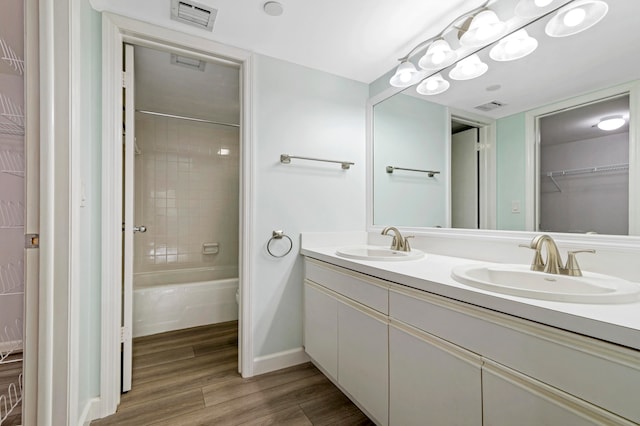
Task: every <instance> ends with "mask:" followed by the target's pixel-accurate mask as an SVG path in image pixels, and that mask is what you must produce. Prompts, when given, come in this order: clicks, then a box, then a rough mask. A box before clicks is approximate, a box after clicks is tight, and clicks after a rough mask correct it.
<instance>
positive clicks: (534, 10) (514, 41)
mask: <svg viewBox="0 0 640 426" xmlns="http://www.w3.org/2000/svg"><path fill="white" fill-rule="evenodd" d="M492 2H495V0H486V1H485V2H484V3H483V4H481V5H480V6H478V7H476V8H475V9H473V10H470V11H468V12H466V13H464V14H463V15H460V16H458V17H457V18H456V19H455V20H453V21H452V22H451V23H450V24H449V25H447V26H446V27H444V29H443V30H442V31H440V32H439V33H438V34H436V35H435V36H434V37H431V38H429V39H427V40H425V41H423V42H421V43H419V44H418V45H417V46H415V47H414V48H413V49H411V51H409V53H407V55H406V56H404V57H402V58H399V59H398V61H400V64H399V65H398V67H397V68H396V72H395V73H394V74H393V76H392V77H391V79H390V80H389V83H390V84H391V85H392V86H394V87H400V88H404V87H409V86H413V85H414V84H416V83H420V82H421V84H420V85H419V86H418V87H417V88H416V90H417V91H418V93H420V94H431V95H432V94H436V93H442V91H444V90H447V88H448V87H449V82H447V81H446V80H444V79H443V78H442V76H441V75H440V74H436V73H439V72H441V71H443V70H444V69H445V68H447V67H449V66H451V65H453V64H454V63H455V62H456V61H458V63H457V64H456V66H455V67H454V69H452V70H451V71H450V72H449V77H450V78H452V79H454V80H469V79H472V78H476V77H479V76H481V75H482V74H484V73H485V72H487V70H488V68H489V66H488V65H487V64H485V63H483V62H482V61H481V60H480V58H479V57H478V55H477V52H479V51H480V49H483V48H485V47H487V46H489V45H490V44H492V43H494V42H496V41H497V40H499V41H498V43H497V44H496V46H494V47H493V48H492V49H491V51H490V52H489V56H490V57H491V59H493V60H495V61H513V60H516V59H520V58H523V57H525V56H527V55H529V54H531V53H532V52H533V51H535V50H536V48H537V47H538V41H537V40H536V39H534V38H533V37H530V36H529V34H528V33H527V31H526V30H525V29H524V28H525V27H526V26H527V25H528V24H531V23H532V22H535V21H538V20H539V19H541V18H544V17H547V16H548V15H551V14H552V13H554V12H555V13H556V14H555V15H554V16H553V18H552V19H551V21H549V23H548V24H547V26H546V28H545V31H546V33H547V34H548V35H550V36H551V37H564V36H568V35H571V34H576V33H578V32H580V31H584V30H585V29H587V28H589V27H591V26H593V25H595V24H596V23H597V22H599V21H600V20H601V19H602V18H603V17H604V15H606V13H607V11H608V9H609V8H608V6H607V4H606V3H605V2H604V1H603V0H569V1H567V0H520V1H519V2H518V4H517V5H516V13H515V16H514V17H513V18H511V19H509V20H508V21H507V22H502V21H501V20H500V19H499V18H498V15H497V14H496V13H495V12H494V11H492V10H489V9H487V6H488V5H489V3H492ZM525 18H529V20H528V21H527V19H525ZM507 33H509V34H508V35H506V36H505V34H507ZM455 44H458V46H457V47H455ZM452 46H454V48H452ZM423 49H426V52H425V54H424V55H423V56H422V57H421V58H420V60H419V61H418V63H417V65H418V66H419V67H420V69H418V68H416V66H415V65H414V63H413V62H412V60H411V58H412V57H413V55H414V54H415V53H417V52H419V51H422V50H423ZM459 58H462V59H459ZM432 77H433V78H434V79H431V78H432ZM436 77H437V78H436ZM423 80H424V81H423ZM436 81H439V82H440V84H442V85H443V86H444V85H445V83H446V88H444V89H443V90H442V91H439V92H435V93H434V91H435V90H436V89H435V84H436V83H435V82H436ZM422 83H424V84H422ZM427 86H428V87H427ZM441 89H442V87H441V86H438V89H437V90H441Z"/></svg>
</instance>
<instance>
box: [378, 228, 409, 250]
mask: <svg viewBox="0 0 640 426" xmlns="http://www.w3.org/2000/svg"><path fill="white" fill-rule="evenodd" d="M389 231H393V233H394V236H393V240H392V241H391V250H397V251H411V247H410V246H409V238H413V236H412V235H411V236H408V237H406V238H403V237H402V234H401V233H400V231H398V228H396V227H394V226H387V227H386V228H384V229H383V230H382V235H389Z"/></svg>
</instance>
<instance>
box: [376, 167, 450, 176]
mask: <svg viewBox="0 0 640 426" xmlns="http://www.w3.org/2000/svg"><path fill="white" fill-rule="evenodd" d="M394 170H406V171H409V172H421V173H426V174H427V176H429V177H434V176H435V175H438V174H440V172H439V171H437V170H420V169H407V168H404V167H395V166H387V173H393V171H394Z"/></svg>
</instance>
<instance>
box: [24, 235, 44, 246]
mask: <svg viewBox="0 0 640 426" xmlns="http://www.w3.org/2000/svg"><path fill="white" fill-rule="evenodd" d="M39 247H40V234H25V236H24V248H28V249H32V248H39Z"/></svg>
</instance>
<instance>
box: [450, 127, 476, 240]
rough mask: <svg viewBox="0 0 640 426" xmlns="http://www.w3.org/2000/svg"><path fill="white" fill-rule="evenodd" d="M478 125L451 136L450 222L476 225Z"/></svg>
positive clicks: (471, 226)
mask: <svg viewBox="0 0 640 426" xmlns="http://www.w3.org/2000/svg"><path fill="white" fill-rule="evenodd" d="M477 145H478V129H476V128H473V129H469V130H465V131H463V132H458V133H456V134H454V135H452V136H451V226H452V227H454V228H467V229H478V151H477Z"/></svg>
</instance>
